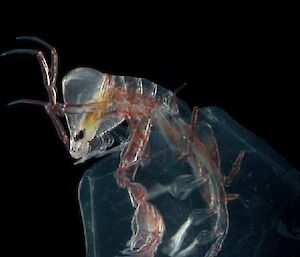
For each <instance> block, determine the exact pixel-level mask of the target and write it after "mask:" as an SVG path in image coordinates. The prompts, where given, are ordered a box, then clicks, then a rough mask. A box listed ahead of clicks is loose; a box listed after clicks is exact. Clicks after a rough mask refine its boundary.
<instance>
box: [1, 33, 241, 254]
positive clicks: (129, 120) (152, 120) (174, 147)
mask: <svg viewBox="0 0 300 257" xmlns="http://www.w3.org/2000/svg"><path fill="white" fill-rule="evenodd" d="M17 39H18V40H27V41H33V42H35V43H38V44H40V45H41V46H43V47H44V48H46V49H48V50H50V51H51V62H50V63H48V62H47V61H46V59H45V57H44V54H43V52H41V51H39V50H35V49H14V50H11V51H7V52H5V53H4V54H2V56H6V55H10V54H31V55H34V56H36V58H37V60H38V62H39V64H40V67H41V72H42V75H43V84H44V87H45V89H46V91H47V93H48V101H40V100H30V99H22V100H17V101H14V102H12V103H11V105H14V104H35V105H40V106H42V107H43V108H44V109H45V111H46V112H47V114H48V115H49V117H50V119H51V120H52V122H53V124H54V127H55V129H56V131H57V134H58V136H59V138H60V140H61V141H62V143H63V144H64V145H65V147H66V148H67V149H68V151H69V153H70V155H71V156H72V157H73V158H75V159H76V160H77V162H85V161H86V160H88V159H91V158H96V157H102V156H104V155H107V154H110V153H112V152H116V151H119V152H120V162H119V167H118V168H117V170H116V171H115V179H116V183H117V184H118V186H119V187H120V188H124V189H127V190H128V194H129V196H130V199H131V204H132V206H133V208H134V210H135V212H134V215H133V217H132V222H131V229H132V236H131V238H130V239H129V240H128V242H127V246H126V248H125V249H124V250H122V251H121V252H120V254H121V255H122V256H135V257H154V256H160V254H161V252H163V254H164V255H167V256H172V257H185V256H195V255H194V254H195V252H197V249H198V248H199V247H201V246H203V245H209V244H210V247H208V250H207V252H206V253H205V257H213V256H216V255H217V254H218V252H219V251H220V250H221V247H222V244H223V242H224V239H225V237H226V234H227V232H228V226H229V224H228V210H227V201H228V200H230V199H234V198H236V197H237V196H236V195H227V194H226V193H225V189H224V188H225V186H229V185H230V183H231V181H232V179H233V177H234V176H235V175H236V173H237V172H238V170H239V167H240V163H241V160H242V158H243V155H244V152H240V153H239V155H238V157H237V159H236V162H235V163H234V165H233V168H232V171H231V172H230V173H229V176H228V177H224V176H223V175H222V174H221V171H220V161H219V153H218V146H217V142H216V140H215V138H214V136H213V131H212V130H211V129H210V127H209V126H208V125H207V124H202V125H200V127H199V126H198V125H199V124H197V117H198V112H199V109H198V108H194V109H193V112H192V115H191V120H190V121H189V122H188V121H186V120H185V119H183V118H182V116H181V113H180V111H179V108H178V105H177V103H178V100H177V98H176V97H175V96H174V94H173V93H172V92H171V91H169V90H167V89H165V88H163V87H161V86H158V85H157V84H155V83H153V82H151V81H148V80H146V79H142V78H134V77H127V76H115V75H109V74H104V73H102V72H100V71H98V70H95V69H92V68H86V67H85V68H76V69H73V70H71V71H70V72H69V73H68V74H66V75H65V76H64V77H63V79H62V83H61V86H62V98H63V102H58V101H57V94H58V93H57V72H58V56H57V51H56V49H55V48H54V47H52V46H51V45H49V44H48V43H46V42H45V41H43V40H41V39H39V38H36V37H19V38H17ZM61 119H65V120H66V122H67V130H65V128H64V125H63V123H62V121H61ZM196 126H197V130H196V129H195V127H196ZM201 126H203V127H201ZM153 129H156V130H158V131H159V133H161V135H163V137H164V140H165V141H166V142H167V144H168V146H169V148H170V149H171V151H173V152H174V153H175V154H176V156H177V158H178V161H180V162H183V163H185V164H186V165H188V166H189V169H190V170H191V173H190V174H188V175H187V174H182V175H179V176H178V177H177V179H176V180H175V181H173V182H172V183H171V184H170V185H168V186H163V185H160V186H159V189H158V188H156V190H148V189H147V188H146V187H145V186H144V185H143V184H142V183H140V182H139V181H137V180H136V176H137V173H138V172H139V170H140V168H141V167H142V166H145V165H147V162H146V161H145V159H147V156H148V155H149V154H148V153H149V151H151V149H149V148H150V145H149V138H150V136H151V133H152V130H153ZM198 129H203V130H206V131H208V134H209V135H208V136H207V137H203V136H200V135H199V133H198ZM198 188H201V190H199V192H200V194H199V197H202V199H203V200H204V201H205V203H206V207H204V208H198V209H197V208H196V209H194V210H192V211H191V212H190V215H189V216H188V217H187V219H186V221H184V222H183V223H182V224H181V225H180V226H179V227H178V229H177V231H175V233H174V234H173V235H172V236H171V237H170V238H166V239H164V234H165V231H166V230H168V227H167V226H166V224H165V222H164V217H163V215H162V214H161V211H160V210H159V208H157V206H155V204H153V203H152V202H151V199H153V198H155V197H158V196H159V195H161V194H166V193H167V194H170V195H172V197H174V198H177V199H179V200H185V199H187V198H188V197H189V196H190V194H191V193H192V191H194V190H195V189H198ZM208 220H210V223H212V224H211V225H210V226H209V229H203V230H200V231H199V232H198V233H197V234H196V235H195V236H194V238H193V240H191V241H190V242H189V243H187V241H186V238H187V235H188V233H189V229H190V228H191V227H192V226H200V225H201V224H204V223H205V222H207V221H208ZM212 221H213V222H212ZM161 244H163V245H164V247H161V249H160V250H159V247H160V245H161ZM197 256H198V255H197Z"/></svg>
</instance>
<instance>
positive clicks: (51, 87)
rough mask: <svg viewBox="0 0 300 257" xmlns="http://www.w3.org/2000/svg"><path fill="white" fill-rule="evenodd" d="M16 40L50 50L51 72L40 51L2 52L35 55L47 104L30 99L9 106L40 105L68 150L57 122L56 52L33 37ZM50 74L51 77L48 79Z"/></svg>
mask: <svg viewBox="0 0 300 257" xmlns="http://www.w3.org/2000/svg"><path fill="white" fill-rule="evenodd" d="M17 40H31V41H35V42H38V43H41V44H42V45H44V46H46V47H47V48H49V49H51V60H52V63H51V68H50V69H51V71H49V66H48V63H47V61H46V59H45V56H44V54H43V53H42V52H41V51H37V50H35V49H23V48H20V49H13V50H10V51H7V52H4V53H2V54H1V55H0V57H2V56H8V55H11V54H30V55H35V56H36V57H37V60H38V62H39V64H40V68H41V72H42V77H43V84H44V87H45V88H46V91H47V94H48V98H49V102H48V103H47V102H44V101H39V100H31V99H22V100H17V101H14V102H12V103H10V104H9V105H14V104H35V105H40V106H43V107H44V108H45V110H46V112H47V113H48V115H49V117H50V119H51V121H52V122H53V124H54V126H55V129H56V131H57V133H58V136H59V138H60V140H61V141H62V142H63V144H64V145H65V146H66V148H67V149H68V150H69V137H68V135H67V133H66V131H65V129H64V127H63V125H62V123H61V121H60V120H59V118H58V116H62V115H63V114H64V110H63V105H61V104H59V103H57V101H56V86H55V82H56V77H57V62H58V57H57V53H56V50H55V49H54V48H53V47H52V46H50V45H49V44H48V43H46V42H45V41H43V40H41V39H38V38H35V37H19V38H17ZM50 73H51V77H50Z"/></svg>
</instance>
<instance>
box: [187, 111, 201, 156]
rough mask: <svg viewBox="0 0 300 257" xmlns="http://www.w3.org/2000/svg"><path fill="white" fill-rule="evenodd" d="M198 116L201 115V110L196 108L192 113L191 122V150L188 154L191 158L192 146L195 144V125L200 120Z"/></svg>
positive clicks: (189, 149)
mask: <svg viewBox="0 0 300 257" xmlns="http://www.w3.org/2000/svg"><path fill="white" fill-rule="evenodd" d="M198 114H199V108H198V107H197V106H194V108H193V111H192V120H191V128H190V136H189V141H190V143H189V148H188V152H187V155H188V156H191V154H192V144H193V140H194V128H195V124H196V122H197V119H198Z"/></svg>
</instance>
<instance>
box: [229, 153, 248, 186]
mask: <svg viewBox="0 0 300 257" xmlns="http://www.w3.org/2000/svg"><path fill="white" fill-rule="evenodd" d="M245 153H246V151H245V150H242V151H240V152H239V154H238V156H237V157H236V159H235V161H234V163H233V165H232V168H231V171H230V173H229V175H228V176H227V177H225V178H224V185H225V186H226V187H229V186H230V185H231V183H232V181H233V179H234V177H235V176H236V175H237V174H238V173H239V171H240V168H241V163H242V160H243V158H244V155H245Z"/></svg>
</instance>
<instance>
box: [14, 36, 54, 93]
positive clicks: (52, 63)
mask: <svg viewBox="0 0 300 257" xmlns="http://www.w3.org/2000/svg"><path fill="white" fill-rule="evenodd" d="M16 40H25V41H33V42H36V43H38V44H40V45H42V46H44V47H46V48H47V49H48V50H50V52H51V64H50V72H49V75H50V81H51V86H53V87H56V78H57V71H58V55H57V51H56V49H55V48H54V47H53V46H52V45H50V44H48V43H47V42H46V41H44V40H42V39H40V38H37V37H33V36H20V37H17V38H16Z"/></svg>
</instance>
